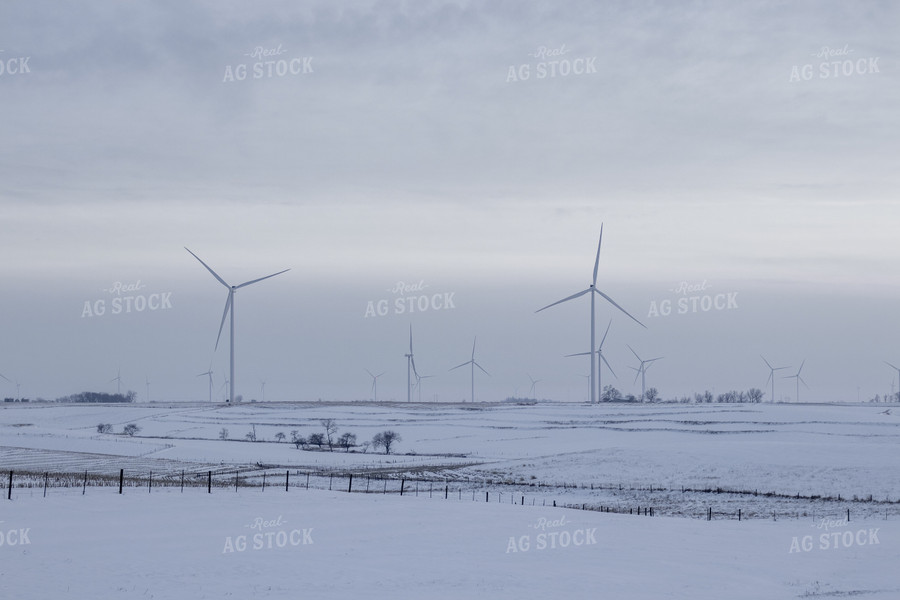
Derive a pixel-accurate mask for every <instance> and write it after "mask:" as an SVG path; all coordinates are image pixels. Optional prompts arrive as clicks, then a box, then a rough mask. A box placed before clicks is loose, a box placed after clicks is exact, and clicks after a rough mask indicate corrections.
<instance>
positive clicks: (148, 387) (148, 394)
mask: <svg viewBox="0 0 900 600" xmlns="http://www.w3.org/2000/svg"><path fill="white" fill-rule="evenodd" d="M146 380H147V402H150V376H149V375H147V376H146Z"/></svg>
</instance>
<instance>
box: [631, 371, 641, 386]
mask: <svg viewBox="0 0 900 600" xmlns="http://www.w3.org/2000/svg"><path fill="white" fill-rule="evenodd" d="M631 368H632V369H634V367H631ZM634 370H635V371H637V373H635V374H634V383H637V380H638V377H640V376H641V369H634ZM634 383H632V385H634Z"/></svg>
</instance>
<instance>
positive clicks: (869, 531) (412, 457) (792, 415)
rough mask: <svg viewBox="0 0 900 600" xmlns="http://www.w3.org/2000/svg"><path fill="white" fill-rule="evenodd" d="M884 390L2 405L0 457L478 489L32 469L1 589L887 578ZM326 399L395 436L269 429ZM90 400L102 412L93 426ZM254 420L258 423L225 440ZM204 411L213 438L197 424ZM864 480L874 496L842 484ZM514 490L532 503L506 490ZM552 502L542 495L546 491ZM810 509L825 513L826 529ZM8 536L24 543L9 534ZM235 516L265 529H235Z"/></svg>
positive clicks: (561, 587)
mask: <svg viewBox="0 0 900 600" xmlns="http://www.w3.org/2000/svg"><path fill="white" fill-rule="evenodd" d="M884 411H885V407H883V406H878V407H875V406H869V405H864V406H832V405H766V404H763V405H735V406H720V405H711V406H693V405H687V406H685V405H678V406H671V405H668V406H660V405H647V406H623V405H601V406H589V405H579V404H549V403H548V404H539V405H535V406H515V405H416V404H414V405H402V404H401V405H372V404H364V403H359V404H300V405H293V404H292V405H261V404H256V405H240V406H228V407H226V406H221V405H218V406H209V405H190V406H181V405H178V406H165V405H149V406H148V405H135V406H57V405H46V406H41V405H32V406H22V405H19V406H3V407H2V409H0V470H4V471H6V470H10V469H15V470H19V471H22V470H26V469H27V470H31V471H34V472H41V471H52V472H61V471H62V472H71V473H79V472H82V471H84V470H91V471H92V472H101V471H102V472H107V473H109V472H112V471H113V470H115V471H116V472H117V470H118V468H119V467H118V466H117V465H121V466H122V468H126V469H129V470H133V471H140V470H142V469H148V470H153V471H154V473H162V472H165V471H166V470H167V469H168V471H170V472H176V471H178V470H179V469H182V468H187V469H188V470H191V469H193V470H194V471H200V470H203V469H205V468H206V467H209V468H211V469H212V468H213V467H220V469H219V470H227V469H228V468H234V469H239V468H240V469H247V468H253V467H254V466H255V465H257V464H262V465H265V466H267V467H268V468H269V469H271V470H270V471H269V472H270V473H276V472H278V471H279V470H281V475H280V476H281V477H282V478H283V475H284V471H283V469H297V470H298V471H299V470H323V471H328V470H333V471H335V472H344V471H354V472H357V473H360V472H382V473H383V472H388V473H391V474H393V475H394V476H397V477H409V476H414V475H421V474H427V475H428V476H430V477H434V478H438V479H441V478H445V479H447V480H449V481H450V482H451V487H452V489H457V490H458V489H459V488H460V487H465V489H466V490H467V492H468V491H470V490H475V489H477V490H479V491H478V493H474V494H473V493H465V494H463V493H458V494H457V495H454V494H452V493H451V494H450V495H449V498H448V499H445V498H444V494H442V493H435V494H434V495H433V497H430V495H429V494H426V493H424V492H423V493H420V494H419V496H415V495H414V494H412V493H410V494H407V495H405V496H403V497H399V496H398V495H397V494H396V493H393V494H387V495H383V494H378V493H372V494H363V493H354V494H347V493H346V491H340V492H339V491H333V492H329V491H327V490H321V489H310V490H305V489H302V488H301V487H298V482H297V481H292V485H293V486H294V487H292V488H291V489H290V491H288V492H285V491H284V486H283V484H282V485H281V486H280V487H279V486H278V484H277V482H276V483H271V482H272V480H270V486H269V487H268V488H267V489H266V491H265V492H262V491H261V489H260V488H259V487H255V488H252V487H246V488H245V487H241V488H240V490H239V491H237V492H235V491H234V489H233V488H232V489H230V490H227V489H225V488H221V487H219V488H214V489H213V493H212V494H207V493H206V490H205V488H200V487H189V488H188V489H186V490H185V491H184V492H183V493H181V492H179V491H178V489H177V488H167V489H159V488H154V489H153V490H152V491H151V492H148V490H147V488H146V487H143V488H137V487H134V488H126V491H125V493H124V494H122V495H119V494H117V493H116V492H115V489H114V488H112V487H98V488H91V487H89V488H88V489H87V492H86V493H85V494H84V495H82V493H81V490H80V489H72V488H51V489H50V490H49V494H48V496H47V497H46V498H44V497H43V493H42V490H41V489H40V488H15V489H14V490H13V500H12V501H7V500H5V498H4V499H3V501H2V502H0V521H2V522H0V532H5V533H4V535H5V536H6V537H5V539H4V544H3V545H0V570H2V575H3V580H4V586H3V587H4V589H5V590H9V593H8V595H7V593H6V592H5V593H4V594H3V597H4V598H6V597H10V598H47V597H53V596H57V595H60V594H61V595H64V596H70V597H73V598H86V597H90V598H109V597H120V596H122V597H147V598H150V597H156V598H206V597H208V598H219V597H232V596H233V597H239V596H248V595H251V596H253V597H256V596H259V597H272V598H282V597H284V598H287V597H295V596H298V595H314V596H316V597H324V598H345V597H350V596H351V595H353V594H374V595H375V596H376V597H400V598H407V597H409V598H412V597H421V596H423V595H427V596H429V597H438V598H459V597H471V596H473V595H475V596H477V597H491V598H507V597H508V598H537V597H567V598H691V599H705V598H716V599H718V598H723V597H727V598H766V599H768V598H797V597H850V596H854V597H855V596H860V597H872V598H898V597H900V580H898V579H897V577H896V575H895V573H894V572H893V565H894V564H895V563H896V561H897V559H898V558H900V542H898V539H900V511H898V508H900V506H898V504H897V503H896V501H897V500H898V499H900V461H898V460H897V458H896V457H897V449H898V442H900V417H898V415H896V414H888V413H885V412H884ZM891 412H892V413H900V411H897V410H896V409H895V410H893V411H891ZM326 418H332V419H335V420H336V421H337V425H338V427H339V431H338V434H340V433H342V432H345V431H346V432H351V433H355V434H356V435H357V436H358V439H359V440H360V441H362V440H367V439H371V437H372V436H373V435H374V434H375V433H377V432H379V431H383V430H385V429H393V430H395V431H397V432H398V433H400V435H401V436H402V440H401V442H400V443H399V444H398V445H397V447H396V453H397V454H392V455H390V456H385V455H384V454H380V453H379V454H375V453H373V451H372V450H369V452H367V453H362V452H350V453H347V452H343V451H335V452H333V453H332V452H319V451H301V450H297V449H296V448H295V447H294V446H293V445H292V444H290V443H287V442H281V443H278V442H275V441H273V440H274V439H275V434H276V433H278V432H283V433H285V434H286V435H287V436H288V438H289V437H290V433H291V431H293V430H296V431H298V433H299V434H300V435H303V436H308V435H309V434H311V433H315V432H321V431H322V426H321V424H320V420H322V419H326ZM101 422H102V423H111V424H112V425H113V431H114V432H116V433H115V434H98V433H97V427H96V426H97V424H98V423H101ZM128 423H136V424H138V425H139V426H140V427H141V431H140V432H139V434H138V435H137V436H135V437H134V438H127V437H125V436H122V435H120V434H119V433H118V432H120V431H121V430H122V427H123V426H124V425H126V424H128ZM254 425H255V426H256V431H257V436H258V438H259V439H261V440H263V441H260V442H255V443H253V442H248V441H245V440H244V439H243V438H244V435H245V434H246V433H247V431H249V430H250V429H251V428H252V427H253V426H254ZM223 427H224V428H226V429H228V430H229V435H228V438H229V439H227V440H220V439H219V433H220V431H221V429H222V428H223ZM413 453H414V454H413ZM246 472H247V473H250V471H246ZM467 478H468V482H466V479H467ZM282 481H283V479H282ZM488 481H492V482H493V483H488ZM394 483H395V484H396V482H394ZM501 483H502V485H501ZM537 484H541V487H537ZM562 484H566V485H567V487H565V488H562V487H561V485H562ZM573 484H576V485H577V486H578V487H576V488H573V487H571V486H572V485H573ZM619 485H622V486H623V490H622V491H621V492H620V491H619V490H618V489H616V488H617V486H619ZM341 486H342V487H341V488H340V489H345V488H344V486H343V484H341ZM591 486H595V487H596V489H594V490H591V489H590V488H591ZM650 486H655V487H657V488H658V487H660V486H663V487H666V488H668V489H667V490H665V491H663V492H660V491H658V490H654V491H652V492H651V491H649V489H648V488H649V487H650ZM681 486H686V487H693V488H697V489H700V488H716V487H721V488H727V489H741V490H756V489H758V490H759V492H760V496H758V497H754V496H746V495H731V494H708V493H695V492H686V493H682V492H681V490H680V488H681ZM632 488H641V489H632ZM337 489H339V488H338V487H335V490H337ZM354 489H355V490H360V487H359V486H358V484H355V485H354ZM391 489H393V490H394V491H395V492H396V489H397V486H396V485H393V486H392V487H391ZM406 489H407V490H410V489H411V488H410V487H407V488H406ZM422 489H423V490H424V487H423V488H422ZM483 491H490V494H491V495H490V500H491V502H490V503H485V502H484V494H483ZM765 492H775V493H776V494H779V495H780V496H776V497H767V496H763V495H762V494H764V493H765ZM501 494H502V495H501ZM794 494H801V495H803V496H809V495H820V496H837V495H838V494H840V495H841V496H842V501H841V502H836V501H824V500H816V501H813V500H810V499H807V498H804V499H796V500H795V499H788V498H785V496H787V495H794ZM869 495H872V496H873V498H874V499H875V500H879V501H881V502H875V503H872V502H858V501H853V500H852V498H853V496H857V497H858V498H861V499H862V498H868V496H869ZM473 496H474V498H475V501H473ZM521 496H525V497H526V499H528V500H530V501H531V502H526V504H525V505H524V506H522V505H520V504H519V501H520V498H521ZM513 499H515V500H516V502H517V503H516V504H510V503H508V500H513ZM498 500H499V502H498ZM553 500H556V501H557V503H558V504H559V505H560V507H558V508H554V507H552V506H550V505H551V504H552V501H553ZM884 500H889V501H890V502H889V503H888V502H884ZM531 503H534V504H533V505H532V504H531ZM581 503H588V504H592V505H606V506H614V507H620V508H622V507H630V506H634V505H640V506H655V507H656V514H657V515H659V514H663V515H667V514H668V515H672V514H679V515H687V516H694V517H697V516H698V515H702V514H704V512H705V511H706V510H707V509H709V508H712V509H713V510H714V511H715V512H717V513H729V514H732V513H735V512H736V511H737V510H738V509H741V510H742V511H743V514H744V515H745V516H746V515H747V514H748V512H749V513H751V516H754V517H761V516H765V515H766V514H767V513H769V512H770V511H773V510H774V511H775V512H778V513H779V515H781V514H782V513H784V512H787V513H788V514H791V515H792V516H791V517H789V518H781V517H779V518H778V520H777V521H773V520H772V519H771V518H768V519H765V518H753V519H751V520H746V519H745V520H743V521H740V522H739V521H737V520H736V519H734V518H727V519H726V518H722V516H721V515H719V516H717V518H716V519H714V520H713V521H706V520H704V519H701V518H688V519H685V518H673V517H667V516H662V517H660V516H657V517H653V518H649V517H637V516H630V515H627V514H625V515H622V514H610V513H601V512H596V511H582V510H570V509H566V508H562V507H561V506H562V505H563V504H581ZM544 504H546V506H544ZM847 508H850V510H851V513H852V517H851V521H850V522H849V523H847V522H846V520H845V516H846V512H845V511H846V510H847ZM626 510H627V508H626ZM732 516H733V515H732ZM822 518H828V519H830V520H831V521H833V522H831V523H827V525H828V527H827V528H826V527H824V526H823V523H822ZM257 519H260V520H261V521H257ZM561 519H562V521H561ZM263 521H264V522H265V523H262V522H263ZM256 523H260V524H259V525H258V527H256V528H254V527H253V525H254V524H256ZM541 524H543V525H541ZM536 526H538V527H537V528H536ZM304 529H305V530H307V531H306V532H305V534H304V532H303V530H304ZM310 530H311V531H310ZM10 531H15V532H16V533H15V534H13V536H12V538H10V537H9V535H8V534H9V532H10ZM270 532H271V534H272V535H268V534H269V533H270ZM279 532H282V533H279ZM563 532H567V533H565V534H564V533H563ZM575 532H580V533H578V534H577V535H576V533H575ZM554 533H555V534H557V535H553V534H554ZM23 534H24V539H25V541H27V542H28V543H19V544H15V545H13V544H12V542H13V541H22V540H19V539H18V538H21V537H23ZM254 534H260V535H261V536H262V537H261V538H260V539H261V540H262V542H261V543H263V544H264V545H265V546H266V547H265V548H263V549H259V550H256V549H254V548H253V537H252V536H253V535H254ZM540 534H544V538H542V539H543V541H541V540H539V538H538V536H539V535H540ZM242 535H244V536H248V537H247V548H246V549H245V550H243V551H241V550H240V549H239V546H240V542H239V541H238V538H239V536H242ZM304 535H305V537H304ZM292 536H293V537H292ZM823 536H824V537H823ZM229 540H230V541H229ZM304 540H306V542H307V543H305V544H304V543H303V541H304ZM511 540H512V541H511ZM270 541H271V544H273V547H272V548H269V547H268V546H267V544H268V543H269V542H270ZM563 541H565V542H566V543H565V547H560V545H561V544H562V543H563ZM594 541H596V543H594ZM293 542H296V545H295V544H294V543H293ZM579 542H580V543H579ZM542 544H546V546H544V547H539V546H541V545H542ZM551 544H556V545H557V547H555V548H551V547H550V545H551ZM826 544H827V547H826ZM232 548H233V549H234V551H231V549H232ZM48 573H49V574H50V575H48Z"/></svg>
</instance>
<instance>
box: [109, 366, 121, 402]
mask: <svg viewBox="0 0 900 600" xmlns="http://www.w3.org/2000/svg"><path fill="white" fill-rule="evenodd" d="M113 381H115V382H116V394H117V395H119V394H121V393H122V368H121V367H119V368H118V369H116V376H115V377H113V378H112V379H110V380H109V381H108V382H107V383H112V382H113Z"/></svg>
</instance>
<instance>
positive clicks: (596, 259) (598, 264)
mask: <svg viewBox="0 0 900 600" xmlns="http://www.w3.org/2000/svg"><path fill="white" fill-rule="evenodd" d="M601 244H603V223H600V241H599V242H597V258H595V259H594V279H593V282H594V287H597V269H598V268H599V267H600V245H601Z"/></svg>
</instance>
